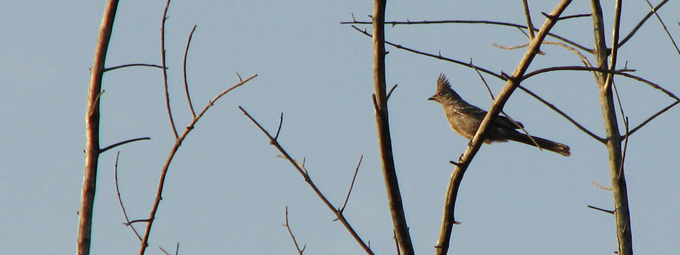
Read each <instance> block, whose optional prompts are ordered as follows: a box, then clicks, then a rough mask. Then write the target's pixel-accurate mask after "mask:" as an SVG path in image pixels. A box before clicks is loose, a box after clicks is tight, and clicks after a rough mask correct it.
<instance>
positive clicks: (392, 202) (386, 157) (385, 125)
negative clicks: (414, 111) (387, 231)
mask: <svg viewBox="0 0 680 255" xmlns="http://www.w3.org/2000/svg"><path fill="white" fill-rule="evenodd" d="M386 8H387V0H375V1H374V8H373V18H372V20H373V95H374V100H373V102H374V104H377V106H378V107H377V108H376V111H375V122H376V128H377V131H378V145H379V151H380V159H381V163H382V172H383V179H384V182H385V191H386V193H387V204H388V206H389V209H390V216H392V225H393V226H394V229H395V230H396V237H397V241H398V242H399V248H400V249H401V252H402V253H403V254H404V255H412V254H415V251H414V249H413V243H412V241H411V234H410V233H409V229H408V224H407V222H406V214H405V212H404V205H403V202H402V198H401V191H400V189H399V180H398V177H397V173H396V166H395V164H394V154H393V153H392V151H393V150H392V137H391V134H390V122H389V110H388V104H387V93H386V90H387V82H386V80H387V79H386V72H385V69H386V68H385V55H386V54H387V52H386V50H385V10H386Z"/></svg>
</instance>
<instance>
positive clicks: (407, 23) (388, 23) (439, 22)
mask: <svg viewBox="0 0 680 255" xmlns="http://www.w3.org/2000/svg"><path fill="white" fill-rule="evenodd" d="M583 16H586V15H574V17H583ZM566 17H571V16H566ZM340 24H343V25H345V24H373V23H372V22H370V21H352V22H340ZM385 24H386V25H392V26H396V25H424V24H478V25H497V26H507V27H515V28H519V29H522V30H526V29H528V27H527V26H525V25H520V24H515V23H508V22H500V21H490V20H435V21H427V20H423V21H388V22H385ZM353 27H354V26H353ZM357 30H359V31H360V32H362V30H360V29H357ZM534 31H538V30H537V29H534ZM364 32H365V31H364ZM548 35H549V36H551V37H553V38H555V39H558V40H560V41H563V42H565V43H567V44H569V45H573V46H574V47H576V48H579V49H581V50H584V51H586V52H591V53H592V52H593V49H589V48H586V47H585V46H583V45H581V44H579V43H576V42H574V41H571V40H569V39H567V38H565V37H562V36H560V35H557V34H553V33H548Z"/></svg>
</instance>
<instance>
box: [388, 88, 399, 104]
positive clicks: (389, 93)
mask: <svg viewBox="0 0 680 255" xmlns="http://www.w3.org/2000/svg"><path fill="white" fill-rule="evenodd" d="M397 86H399V84H394V86H392V88H391V89H390V92H388V93H387V100H389V99H390V96H392V92H394V89H396V88H397Z"/></svg>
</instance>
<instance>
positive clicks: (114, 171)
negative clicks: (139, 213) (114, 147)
mask: <svg viewBox="0 0 680 255" xmlns="http://www.w3.org/2000/svg"><path fill="white" fill-rule="evenodd" d="M119 156H120V151H119V152H118V153H116V164H115V165H114V166H113V179H114V181H115V183H116V195H117V196H118V203H119V204H120V209H122V210H123V216H124V217H125V224H124V225H125V226H129V227H130V228H131V229H132V232H134V233H135V235H137V238H139V241H142V237H141V236H140V235H139V233H138V232H137V229H135V227H134V226H132V224H131V223H130V218H128V215H127V212H126V211H125V205H123V198H122V197H121V196H120V188H119V187H118V157H119Z"/></svg>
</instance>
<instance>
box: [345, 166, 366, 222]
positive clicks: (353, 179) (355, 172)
mask: <svg viewBox="0 0 680 255" xmlns="http://www.w3.org/2000/svg"><path fill="white" fill-rule="evenodd" d="M363 160H364V155H361V157H359V163H358V164H357V168H356V169H354V176H352V182H351V183H350V184H349V190H348V191H347V196H346V197H345V202H344V203H342V207H341V208H340V209H339V211H341V212H342V211H345V207H347V201H349V195H350V194H352V188H354V181H356V179H357V174H358V173H359V167H360V166H361V161H363Z"/></svg>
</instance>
